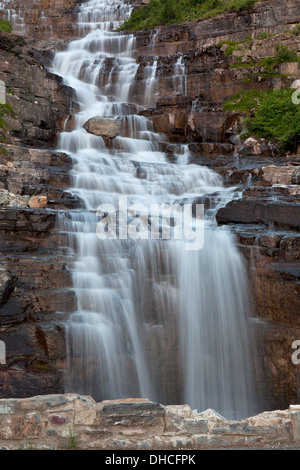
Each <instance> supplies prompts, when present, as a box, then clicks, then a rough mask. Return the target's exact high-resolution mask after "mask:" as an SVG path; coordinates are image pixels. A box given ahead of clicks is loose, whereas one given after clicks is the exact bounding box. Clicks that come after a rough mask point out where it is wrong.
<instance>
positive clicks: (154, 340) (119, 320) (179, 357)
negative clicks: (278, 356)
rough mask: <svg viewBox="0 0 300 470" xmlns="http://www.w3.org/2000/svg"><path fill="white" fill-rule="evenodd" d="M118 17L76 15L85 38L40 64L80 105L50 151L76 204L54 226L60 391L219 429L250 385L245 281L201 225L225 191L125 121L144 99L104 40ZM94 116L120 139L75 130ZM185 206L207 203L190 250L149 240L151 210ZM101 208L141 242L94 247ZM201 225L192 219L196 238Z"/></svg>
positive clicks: (120, 7) (125, 57) (248, 401)
mask: <svg viewBox="0 0 300 470" xmlns="http://www.w3.org/2000/svg"><path fill="white" fill-rule="evenodd" d="M130 12H131V7H130V5H128V4H127V2H125V1H123V0H111V1H110V2H109V5H108V2H107V1H106V0H90V1H88V2H87V3H84V4H83V5H82V6H81V14H80V16H79V25H81V28H82V30H84V31H85V33H87V32H88V31H89V32H88V34H87V35H86V36H85V37H83V38H82V39H78V40H75V41H73V42H72V43H70V44H69V45H68V47H67V48H66V50H64V51H63V52H58V53H56V55H55V59H54V62H53V72H55V73H56V74H58V75H60V76H62V77H63V78H64V81H65V83H66V84H68V85H70V86H71V87H73V88H74V89H75V91H76V94H77V101H78V103H79V106H80V110H79V112H78V113H77V114H76V116H75V125H74V130H73V131H71V132H63V133H62V134H61V136H60V143H59V150H60V151H64V152H66V153H68V154H70V155H71V157H72V159H73V170H72V178H73V187H72V188H71V189H70V191H71V192H72V193H73V194H75V195H77V196H79V198H80V200H81V201H82V205H83V208H82V209H78V210H74V211H70V212H69V213H67V214H64V215H61V216H60V218H59V221H58V224H59V230H60V231H61V232H64V233H66V234H67V239H68V247H67V248H68V250H69V252H70V253H71V255H72V259H73V260H74V261H73V263H72V265H71V268H72V276H73V285H74V290H75V293H76V298H77V304H78V305H77V311H76V312H74V313H72V314H71V315H70V318H69V320H68V321H67V323H66V338H67V354H68V364H67V370H66V391H68V392H77V393H83V394H90V395H92V396H93V397H94V398H95V399H96V400H103V399H114V398H125V397H130V396H131V397H139V396H141V397H147V398H149V399H151V400H153V401H157V402H160V403H166V404H168V403H178V404H179V403H186V402H187V403H189V404H190V406H192V407H193V408H198V409H199V410H204V409H206V408H214V409H215V410H216V411H218V412H219V413H222V414H224V416H226V417H229V418H240V417H243V416H248V415H249V414H250V413H251V412H252V411H253V402H252V397H251V390H252V389H253V377H252V372H251V363H252V361H251V357H250V354H251V340H250V334H249V330H250V329H251V327H250V326H249V318H250V313H251V312H250V307H249V293H248V291H247V280H246V278H245V269H244V266H243V263H242V260H241V257H240V255H239V253H238V251H237V249H236V248H235V244H234V239H233V237H232V235H231V233H230V232H229V231H228V230H227V229H226V228H219V227H217V225H216V223H215V221H214V213H215V211H216V208H217V207H218V206H219V205H220V204H224V203H225V201H226V200H230V199H231V198H232V197H233V191H232V190H229V189H225V188H224V186H223V183H222V179H221V177H220V176H219V175H217V174H216V173H214V172H213V171H211V170H209V169H207V168H205V167H201V166H196V165H191V164H188V151H187V147H185V146H181V147H180V146H179V147H178V155H177V163H170V162H169V161H168V159H167V157H166V153H165V152H164V150H165V149H166V146H167V145H168V143H167V142H166V140H165V138H164V137H163V136H160V135H158V134H156V133H155V132H154V131H153V127H152V123H151V121H150V120H148V119H147V118H145V117H143V116H141V115H138V112H139V111H140V110H142V109H143V107H144V106H146V104H147V101H148V96H147V93H148V91H149V90H147V89H145V96H144V97H142V96H139V97H137V96H136V95H135V93H136V92H135V90H136V87H135V76H136V73H137V70H138V64H137V61H136V58H135V39H134V36H133V35H131V34H122V33H119V32H113V31H111V29H112V28H116V26H118V25H119V24H121V22H122V21H124V20H125V19H126V18H127V17H128V16H129V14H130ZM179 62H180V64H179ZM179 62H178V64H177V66H178V67H179V65H180V67H179V68H178V67H177V68H178V70H179V71H180V76H181V78H182V75H181V71H182V70H183V69H182V63H181V58H179ZM151 78H153V77H148V79H151ZM184 80H186V79H184ZM151 83H152V81H151ZM180 83H181V85H183V82H182V80H181V79H180ZM184 83H185V82H184ZM184 87H185V84H184ZM183 91H184V90H182V89H181V90H180V92H183ZM137 103H139V104H137ZM94 116H102V117H105V116H107V117H117V116H118V117H120V119H121V123H122V131H121V132H120V134H119V135H118V136H117V137H115V138H114V139H113V141H112V144H111V146H106V145H105V143H104V141H103V139H102V138H101V137H97V136H95V135H92V134H89V133H88V132H87V131H86V130H85V129H84V128H83V124H84V123H85V122H86V121H87V120H88V119H89V118H92V117H94ZM108 147H109V148H108ZM196 200H198V201H200V202H204V201H207V200H208V201H209V207H208V209H207V210H206V211H205V222H204V244H203V247H202V248H201V249H198V250H194V251H191V250H188V249H186V247H187V244H186V240H184V239H180V238H178V239H175V237H173V238H172V237H170V238H171V239H162V238H163V237H162V236H161V232H162V231H163V230H164V229H166V228H168V223H169V222H170V220H169V221H168V218H167V217H166V218H165V219H164V217H162V220H160V219H159V217H157V213H155V210H154V211H153V212H152V209H153V207H154V208H156V209H157V204H162V203H165V204H167V205H175V204H178V206H176V207H178V208H179V209H178V211H179V212H180V207H181V208H182V207H183V205H184V204H190V203H192V202H193V203H195V201H196ZM103 204H106V205H107V204H110V206H105V207H106V208H108V207H110V208H111V207H113V208H116V214H117V219H115V221H116V220H118V221H119V222H120V220H123V221H124V220H125V222H126V221H127V222H128V220H130V221H131V229H132V230H135V229H136V222H137V220H139V224H140V228H141V227H142V229H143V230H141V231H140V232H138V230H136V231H135V235H136V236H135V238H134V237H131V238H130V237H128V234H127V237H126V236H120V235H121V228H120V226H118V230H119V232H118V234H117V233H113V234H114V235H115V236H111V237H109V236H107V238H106V239H105V237H103V236H102V237H101V236H99V230H98V231H97V229H98V228H99V220H100V219H101V218H100V217H99V211H98V212H97V208H98V207H99V206H101V205H102V207H103ZM133 204H139V205H140V206H133ZM141 204H142V205H143V207H146V208H147V211H148V212H147V213H146V214H143V215H142V216H141V214H140V213H139V218H136V217H135V216H136V214H137V212H136V213H135V214H133V212H132V211H133V209H132V208H134V207H135V208H136V207H137V210H139V208H140V207H141ZM128 207H131V211H130V210H129V211H128V210H127V209H128ZM193 207H194V206H193ZM150 211H151V217H150V216H149V214H150ZM107 212H109V211H108V210H107V211H105V210H103V214H104V215H105V216H106V217H107V218H108V217H109V216H110V217H113V214H110V215H108V214H107ZM175 215H176V214H175ZM175 215H174V220H175ZM128 217H129V219H128ZM130 217H131V218H130ZM108 220H109V219H108ZM141 221H144V225H143V224H142V223H141ZM155 221H156V225H155ZM157 221H159V224H158V230H157V231H155V230H156V229H157ZM200 222H201V220H200V219H199V221H196V219H193V221H192V223H193V224H195V223H196V229H197V224H198V223H200ZM174 223H175V226H176V222H174ZM171 225H172V224H171ZM202 225H203V224H202ZM126 227H127V226H126ZM149 227H151V234H152V233H153V236H152V238H151V236H150V235H149V233H150V232H149V233H148V232H147V229H149ZM173 228H174V227H173ZM126 229H127V228H126ZM152 230H153V232H152ZM112 232H113V231H112ZM101 233H102V232H101ZM138 233H139V235H137V234H138ZM102 235H103V233H102ZM123 235H124V234H123ZM165 238H167V237H165ZM182 238H183V237H182Z"/></svg>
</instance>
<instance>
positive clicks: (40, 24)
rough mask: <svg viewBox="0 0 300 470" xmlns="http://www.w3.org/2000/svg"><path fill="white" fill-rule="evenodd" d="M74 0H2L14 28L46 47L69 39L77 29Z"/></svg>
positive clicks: (6, 15)
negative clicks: (25, 1) (26, 2)
mask: <svg viewBox="0 0 300 470" xmlns="http://www.w3.org/2000/svg"><path fill="white" fill-rule="evenodd" d="M78 3H79V2H78V1H77V0H37V1H35V2H32V3H31V5H30V7H28V4H25V3H24V2H21V1H19V0H4V2H2V4H4V7H5V8H3V16H4V18H5V19H8V20H10V21H11V23H12V25H13V28H14V31H15V32H16V33H18V34H21V35H22V36H24V37H26V38H27V39H28V41H32V42H34V43H35V44H39V46H40V47H43V48H45V49H48V48H49V47H51V48H53V45H54V44H56V43H58V42H64V41H68V40H70V39H72V38H73V37H74V36H75V35H76V34H77V33H78V29H77V13H78V11H77V6H78Z"/></svg>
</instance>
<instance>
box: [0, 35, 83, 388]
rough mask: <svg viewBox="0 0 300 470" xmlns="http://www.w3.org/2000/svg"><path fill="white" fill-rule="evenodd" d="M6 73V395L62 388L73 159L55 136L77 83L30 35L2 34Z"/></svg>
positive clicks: (0, 182) (2, 181)
mask: <svg viewBox="0 0 300 470" xmlns="http://www.w3.org/2000/svg"><path fill="white" fill-rule="evenodd" d="M0 79H1V80H2V81H3V82H4V83H5V86H6V105H7V109H6V110H7V112H6V114H5V115H4V117H3V119H4V125H3V126H2V128H1V130H0V133H1V144H0V213H1V214H0V249H1V275H0V286H1V288H0V339H1V341H4V343H5V346H6V351H5V352H6V357H5V361H4V363H2V364H1V365H0V396H1V397H3V396H10V397H14V396H31V395H32V394H37V393H38V394H39V393H49V392H56V391H58V390H60V387H61V377H60V373H59V370H60V366H59V363H58V361H59V360H60V358H64V357H65V344H64V337H63V328H62V327H61V326H60V325H59V324H56V323H55V321H52V317H53V315H54V313H56V312H65V311H68V310H72V309H73V308H75V299H74V296H73V294H72V292H70V290H69V289H70V288H71V280H70V275H69V272H68V270H67V265H66V261H65V260H64V258H63V257H60V254H59V253H58V247H59V246H60V245H61V244H63V240H62V239H61V237H60V236H59V235H58V234H56V233H55V224H56V217H57V214H59V211H61V210H66V209H67V208H70V207H74V204H75V205H76V203H77V202H76V201H75V200H74V199H73V198H72V196H71V195H70V194H69V193H68V192H67V188H68V187H69V186H70V174H69V171H70V169H71V166H72V162H71V159H70V157H69V156H68V155H65V154H62V153H57V152H56V151H55V147H56V145H57V135H58V133H59V132H60V131H61V130H62V128H63V125H64V121H65V119H66V117H67V115H68V112H69V108H70V98H71V96H72V90H69V89H67V88H66V87H64V86H63V84H62V82H61V81H60V79H59V78H58V77H56V76H54V75H52V74H51V73H49V72H48V71H47V70H46V69H45V68H44V66H43V65H42V63H41V62H39V60H38V58H36V56H35V51H33V50H32V49H31V48H30V47H29V46H28V44H27V43H26V41H25V40H24V39H23V38H21V37H20V36H17V35H11V34H5V33H1V34H0Z"/></svg>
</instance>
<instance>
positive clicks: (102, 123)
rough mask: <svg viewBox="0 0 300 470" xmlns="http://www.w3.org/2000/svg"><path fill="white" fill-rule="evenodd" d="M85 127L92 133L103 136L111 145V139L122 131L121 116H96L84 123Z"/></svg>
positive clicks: (107, 143)
mask: <svg viewBox="0 0 300 470" xmlns="http://www.w3.org/2000/svg"><path fill="white" fill-rule="evenodd" d="M83 128H84V129H85V130H86V131H87V132H89V133H90V134H93V135H97V136H100V137H102V138H103V140H104V142H105V144H106V145H108V146H109V145H110V143H111V140H112V139H113V138H114V137H116V136H117V135H119V133H120V132H121V118H120V117H119V116H116V117H114V116H113V117H110V116H109V117H107V116H106V117H102V116H95V117H93V118H91V119H89V120H88V121H86V122H85V123H84V125H83Z"/></svg>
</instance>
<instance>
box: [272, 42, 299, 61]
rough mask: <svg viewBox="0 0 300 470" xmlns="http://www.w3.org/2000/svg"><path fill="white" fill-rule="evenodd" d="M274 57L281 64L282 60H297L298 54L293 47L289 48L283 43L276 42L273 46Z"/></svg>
mask: <svg viewBox="0 0 300 470" xmlns="http://www.w3.org/2000/svg"><path fill="white" fill-rule="evenodd" d="M275 58H276V60H277V62H279V63H280V64H282V63H283V62H297V61H298V56H297V52H296V50H295V49H290V48H288V47H287V46H284V45H283V44H277V46H276V47H275Z"/></svg>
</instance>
